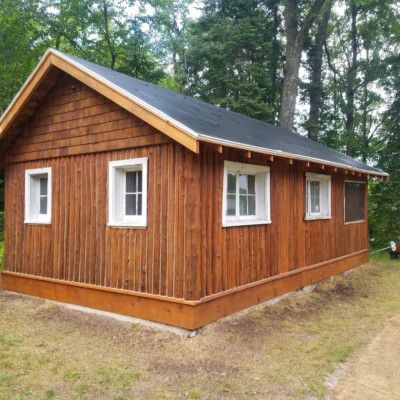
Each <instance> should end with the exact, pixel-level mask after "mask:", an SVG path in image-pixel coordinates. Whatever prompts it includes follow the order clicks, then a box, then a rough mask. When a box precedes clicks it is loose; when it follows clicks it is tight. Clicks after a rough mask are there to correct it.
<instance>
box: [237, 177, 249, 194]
mask: <svg viewBox="0 0 400 400" xmlns="http://www.w3.org/2000/svg"><path fill="white" fill-rule="evenodd" d="M239 193H240V194H246V193H247V175H239Z"/></svg>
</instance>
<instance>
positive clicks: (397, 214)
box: [369, 92, 400, 246]
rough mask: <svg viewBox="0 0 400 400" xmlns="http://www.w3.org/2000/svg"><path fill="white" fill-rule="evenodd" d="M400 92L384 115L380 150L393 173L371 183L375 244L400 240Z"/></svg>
mask: <svg viewBox="0 0 400 400" xmlns="http://www.w3.org/2000/svg"><path fill="white" fill-rule="evenodd" d="M399 116H400V92H399V93H398V95H397V98H396V100H395V101H394V103H393V105H392V107H391V108H390V110H389V111H388V113H387V114H386V115H385V123H384V126H383V129H382V131H383V132H382V134H383V137H384V140H385V142H386V146H385V147H384V148H383V149H382V150H381V151H380V153H379V156H380V161H379V166H380V167H381V168H382V169H384V170H385V171H387V172H388V173H389V174H390V179H389V181H387V182H373V183H372V184H371V185H370V205H369V220H370V237H371V239H373V241H374V245H375V244H376V245H377V246H379V245H381V246H384V245H388V242H389V241H390V240H394V239H396V240H400V117H399Z"/></svg>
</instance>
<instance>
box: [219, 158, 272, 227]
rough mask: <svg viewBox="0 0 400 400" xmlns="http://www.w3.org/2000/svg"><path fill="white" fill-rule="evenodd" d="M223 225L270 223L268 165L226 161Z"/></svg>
mask: <svg viewBox="0 0 400 400" xmlns="http://www.w3.org/2000/svg"><path fill="white" fill-rule="evenodd" d="M223 196H224V197H223V205H224V207H223V208H224V210H223V218H222V225H223V226H237V225H254V224H266V223H270V200H269V167H266V166H263V165H252V164H242V163H235V162H230V161H226V162H225V173H224V194H223Z"/></svg>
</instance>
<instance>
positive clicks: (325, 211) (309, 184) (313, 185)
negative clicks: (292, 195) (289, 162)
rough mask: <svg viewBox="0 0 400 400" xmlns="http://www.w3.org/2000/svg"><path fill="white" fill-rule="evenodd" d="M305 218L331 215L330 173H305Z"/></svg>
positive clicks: (322, 217) (328, 216) (324, 217)
mask: <svg viewBox="0 0 400 400" xmlns="http://www.w3.org/2000/svg"><path fill="white" fill-rule="evenodd" d="M305 214H306V215H305V217H306V219H326V218H330V217H331V177H330V175H321V174H311V173H309V174H306V213H305Z"/></svg>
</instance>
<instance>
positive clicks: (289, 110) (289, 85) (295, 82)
mask: <svg viewBox="0 0 400 400" xmlns="http://www.w3.org/2000/svg"><path fill="white" fill-rule="evenodd" d="M327 1H328V0H313V1H311V2H309V1H307V2H305V3H306V4H304V2H302V1H301V2H299V1H297V0H286V3H285V10H284V19H285V36H286V50H285V67H284V80H283V90H282V100H281V109H280V115H279V123H280V126H281V127H282V128H286V129H289V130H292V129H293V123H294V116H295V111H296V99H297V94H298V90H299V70H300V62H301V55H302V52H303V49H304V43H305V39H306V36H307V35H308V33H309V31H310V29H311V27H312V25H313V23H314V22H315V20H316V19H317V18H318V16H319V14H320V11H321V8H322V7H323V6H324V4H325V3H326V2H327Z"/></svg>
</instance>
